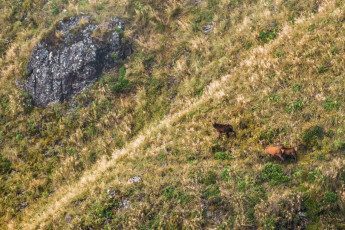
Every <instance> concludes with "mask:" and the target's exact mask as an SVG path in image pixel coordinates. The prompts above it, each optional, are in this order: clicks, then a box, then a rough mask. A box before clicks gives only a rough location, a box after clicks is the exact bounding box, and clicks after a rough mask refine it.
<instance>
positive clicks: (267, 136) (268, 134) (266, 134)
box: [259, 129, 278, 142]
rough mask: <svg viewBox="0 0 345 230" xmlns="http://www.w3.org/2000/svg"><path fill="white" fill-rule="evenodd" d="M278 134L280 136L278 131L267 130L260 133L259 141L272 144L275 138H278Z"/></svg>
mask: <svg viewBox="0 0 345 230" xmlns="http://www.w3.org/2000/svg"><path fill="white" fill-rule="evenodd" d="M277 134H278V132H277V130H272V129H266V130H263V131H260V133H259V139H260V140H266V141H269V142H271V141H272V140H273V138H274V137H275V136H277Z"/></svg>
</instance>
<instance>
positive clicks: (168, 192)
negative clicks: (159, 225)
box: [163, 185, 175, 200]
mask: <svg viewBox="0 0 345 230" xmlns="http://www.w3.org/2000/svg"><path fill="white" fill-rule="evenodd" d="M163 195H164V196H165V197H166V198H167V199H168V200H171V199H172V198H173V197H174V196H175V188H174V187H173V186H171V185H168V186H166V187H165V188H164V190H163Z"/></svg>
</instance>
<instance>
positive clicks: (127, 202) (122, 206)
mask: <svg viewBox="0 0 345 230" xmlns="http://www.w3.org/2000/svg"><path fill="white" fill-rule="evenodd" d="M130 204H131V202H130V201H129V200H123V201H122V202H120V208H128V206H129V205H130Z"/></svg>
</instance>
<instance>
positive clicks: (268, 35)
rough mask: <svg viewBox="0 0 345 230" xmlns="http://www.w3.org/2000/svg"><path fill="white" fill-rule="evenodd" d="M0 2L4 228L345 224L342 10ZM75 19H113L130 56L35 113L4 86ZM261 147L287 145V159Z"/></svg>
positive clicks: (328, 5)
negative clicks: (55, 31)
mask: <svg viewBox="0 0 345 230" xmlns="http://www.w3.org/2000/svg"><path fill="white" fill-rule="evenodd" d="M0 4H1V5H0V6H1V11H2V13H1V15H0V17H1V20H0V23H2V24H0V32H1V37H0V41H1V42H0V46H1V48H0V52H2V53H1V54H0V58H1V59H0V68H1V79H0V108H1V109H0V148H1V150H0V151H1V152H0V154H1V158H0V167H1V168H0V172H1V183H0V194H1V196H0V226H1V227H2V226H3V227H4V228H6V227H8V228H23V229H30V228H37V227H40V228H43V229H61V228H70V229H74V228H88V227H92V228H94V229H97V228H115V229H120V228H135V229H152V228H153V229H156V228H173V229H175V228H198V229H199V228H220V229H222V228H224V229H227V228H231V229H243V228H259V227H260V228H264V229H284V228H285V229H297V228H302V229H304V228H309V229H332V228H335V229H336V228H338V229H341V228H344V227H345V220H344V215H343V213H344V211H345V210H344V208H345V206H344V204H345V193H344V185H345V160H344V146H345V144H344V132H345V126H344V122H343V113H344V105H343V102H344V99H345V98H344V95H343V94H342V92H343V88H344V80H343V73H344V67H343V57H344V38H343V36H342V35H343V34H344V30H345V28H344V26H343V21H344V19H345V17H344V15H345V11H344V10H345V9H344V3H343V2H342V1H340V0H339V1H337V0H329V1H318V0H308V1H295V0H287V1H269V0H242V1H239V0H205V1H161V0H155V1H151V0H143V1H135V0H128V1H120V0H119V1H115V0H112V1H110V0H104V1H91V0H90V1H85V0H82V1H71V0H68V1H67V0H66V1H64V0H61V1H59V0H55V1H49V2H48V3H46V4H44V1H35V0H26V1H15V2H14V3H13V4H12V1H11V2H10V1H3V2H1V3H0ZM42 7H43V9H44V10H43V11H41V8H42ZM64 10H66V11H64ZM81 12H84V13H85V12H90V14H91V15H93V16H94V17H95V19H96V20H99V21H102V20H106V18H108V17H110V16H120V17H122V18H124V19H125V21H127V24H126V26H127V29H126V31H125V32H124V38H123V39H127V40H128V41H129V42H132V44H133V49H134V54H133V55H132V56H130V57H128V58H127V60H125V61H124V67H123V68H122V69H121V70H120V71H119V73H118V72H117V71H115V70H114V71H111V72H109V73H105V74H104V77H102V79H100V81H99V83H97V84H95V85H94V86H93V87H91V88H90V89H89V90H88V91H86V92H84V93H83V94H82V95H80V96H78V97H77V98H76V99H75V100H73V101H71V102H66V103H64V104H62V105H55V106H53V107H50V108H47V109H41V108H36V107H33V106H32V104H31V102H30V98H29V97H28V95H26V94H25V92H24V91H22V90H20V87H17V86H16V85H20V84H21V82H23V81H24V80H25V74H24V73H25V66H26V62H27V60H28V57H29V54H30V51H31V50H32V49H33V46H34V45H35V43H36V42H37V41H38V39H39V38H40V37H44V36H45V34H46V33H47V32H49V31H50V28H51V26H52V25H53V24H54V21H56V20H59V19H61V18H63V17H64V16H67V15H74V14H78V13H81ZM15 25H16V26H15ZM207 25H212V26H213V29H212V31H211V32H210V33H209V34H205V33H203V31H202V30H203V27H204V26H207ZM15 28H16V29H15ZM9 40H10V41H11V42H10V43H9V42H7V41H9ZM4 41H5V42H4ZM211 119H216V120H217V121H220V122H223V123H231V124H232V125H233V126H234V127H235V130H236V131H237V133H238V135H237V138H233V137H232V138H230V139H225V138H224V139H218V138H217V134H216V132H215V130H214V129H213V127H212V125H211V123H210V122H209V121H210V120H211ZM259 140H264V141H266V142H269V143H275V142H282V143H284V144H285V145H287V146H289V145H294V144H298V145H299V147H300V148H299V149H300V150H299V153H298V162H297V163H295V162H294V160H293V159H291V160H286V161H285V162H284V163H280V162H279V160H277V159H274V158H270V157H268V156H266V155H265V154H264V152H263V150H262V149H261V146H260V145H259V144H258V141H259ZM136 175H140V177H141V178H142V180H143V181H142V182H140V183H128V180H129V179H130V178H131V177H133V176H136ZM125 201H126V202H125ZM128 201H129V205H124V204H125V203H126V204H128Z"/></svg>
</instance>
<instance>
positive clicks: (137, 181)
mask: <svg viewBox="0 0 345 230" xmlns="http://www.w3.org/2000/svg"><path fill="white" fill-rule="evenodd" d="M140 182H142V179H141V177H140V176H134V177H132V178H130V179H129V180H128V181H127V183H128V184H132V183H140Z"/></svg>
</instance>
